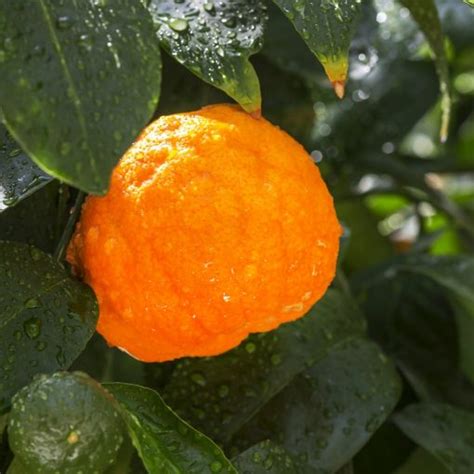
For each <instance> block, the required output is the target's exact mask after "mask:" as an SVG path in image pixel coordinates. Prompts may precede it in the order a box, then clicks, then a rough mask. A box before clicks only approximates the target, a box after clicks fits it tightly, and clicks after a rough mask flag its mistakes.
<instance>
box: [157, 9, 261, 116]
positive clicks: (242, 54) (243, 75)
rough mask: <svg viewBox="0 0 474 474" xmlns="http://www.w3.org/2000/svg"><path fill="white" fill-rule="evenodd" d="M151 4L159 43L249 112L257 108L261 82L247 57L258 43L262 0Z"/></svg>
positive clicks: (259, 41) (259, 39)
mask: <svg viewBox="0 0 474 474" xmlns="http://www.w3.org/2000/svg"><path fill="white" fill-rule="evenodd" d="M149 9H150V12H151V14H152V16H153V18H154V20H155V24H156V26H157V34H158V38H159V40H160V42H161V44H162V45H163V47H164V48H165V49H166V50H167V51H168V52H169V53H170V54H171V55H173V57H174V58H175V59H176V60H178V61H179V62H180V63H181V64H183V65H184V66H186V67H187V68H188V69H189V70H191V71H192V72H193V73H194V74H196V75H197V76H199V77H200V78H201V79H203V80H204V81H206V82H209V83H210V84H212V85H214V86H216V87H218V88H220V89H222V90H223V91H225V92H226V93H227V94H228V95H229V96H230V97H232V98H233V99H235V100H236V101H237V102H238V103H239V104H240V105H241V106H242V108H244V109H245V110H246V111H247V112H256V111H259V110H260V108H261V97H260V86H259V83H258V77H257V75H256V73H255V70H254V69H253V67H252V65H251V64H250V62H249V56H250V55H252V54H254V53H256V52H257V51H258V50H259V49H260V47H261V46H262V39H263V27H264V23H265V18H266V14H265V9H264V6H263V4H262V2H261V0H250V1H244V0H237V1H236V0H233V1H231V0H225V1H219V2H217V1H205V2H202V1H196V0H183V1H180V2H175V1H174V0H151V1H150V4H149Z"/></svg>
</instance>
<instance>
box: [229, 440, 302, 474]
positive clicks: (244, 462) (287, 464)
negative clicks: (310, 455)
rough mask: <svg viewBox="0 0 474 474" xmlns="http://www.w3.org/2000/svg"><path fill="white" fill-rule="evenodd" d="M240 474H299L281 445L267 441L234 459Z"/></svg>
mask: <svg viewBox="0 0 474 474" xmlns="http://www.w3.org/2000/svg"><path fill="white" fill-rule="evenodd" d="M233 463H234V466H235V467H236V468H237V470H238V472H239V473H240V474H297V472H298V471H297V470H296V466H295V463H294V462H293V459H292V458H291V456H290V455H289V454H288V453H287V452H286V451H285V450H284V449H283V448H282V447H281V446H279V445H277V444H275V443H273V442H272V441H269V440H266V441H262V442H261V443H258V444H256V445H255V446H252V447H251V448H249V449H247V450H246V451H244V452H243V453H240V454H239V455H238V456H237V457H236V458H234V459H233Z"/></svg>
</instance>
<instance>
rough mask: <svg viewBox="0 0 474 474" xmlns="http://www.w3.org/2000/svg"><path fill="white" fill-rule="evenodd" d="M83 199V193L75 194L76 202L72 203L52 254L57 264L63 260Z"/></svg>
mask: <svg viewBox="0 0 474 474" xmlns="http://www.w3.org/2000/svg"><path fill="white" fill-rule="evenodd" d="M84 198H85V193H84V192H83V191H79V192H78V193H77V196H76V200H75V201H74V205H73V206H72V208H71V211H70V214H69V218H68V220H67V222H66V226H65V227H64V230H63V233H62V235H61V239H60V240H59V242H58V245H57V247H56V250H55V252H54V259H55V260H56V261H57V262H60V261H61V260H62V259H63V258H64V254H65V252H66V247H67V245H68V243H69V240H71V235H72V232H73V230H74V226H75V225H76V221H77V218H78V217H79V213H80V212H81V207H82V202H83V201H84Z"/></svg>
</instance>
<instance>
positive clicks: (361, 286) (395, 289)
mask: <svg viewBox="0 0 474 474" xmlns="http://www.w3.org/2000/svg"><path fill="white" fill-rule="evenodd" d="M400 262H404V263H406V259H398V260H397V261H394V262H391V263H385V264H383V265H380V266H379V267H378V268H374V269H372V270H370V271H366V272H363V273H360V274H359V275H358V277H357V278H354V279H353V282H352V283H353V286H352V287H353V290H354V293H355V294H356V297H357V298H358V299H359V301H361V303H362V307H363V310H364V312H365V314H366V315H367V319H368V323H369V334H371V335H372V336H373V337H374V339H376V340H377V341H378V342H379V343H380V344H381V345H382V347H383V348H384V349H385V350H386V351H387V352H388V353H389V354H391V355H392V356H393V357H394V358H395V359H396V360H397V363H398V365H399V367H400V369H401V370H402V372H403V373H404V375H405V377H406V378H407V379H408V382H409V383H410V384H411V386H412V387H413V389H414V390H415V392H416V393H417V395H418V396H419V397H420V398H421V399H422V400H427V401H443V400H447V401H449V402H450V403H454V404H457V405H460V406H464V407H466V408H469V409H472V408H474V386H472V385H471V384H470V383H469V382H468V380H467V378H466V377H465V376H464V375H463V373H462V372H461V370H460V365H459V357H458V331H457V327H456V317H455V313H454V310H453V307H452V306H451V304H450V301H449V299H448V295H447V294H446V292H443V288H442V287H440V286H439V284H437V283H435V282H433V280H432V279H430V278H429V277H427V276H426V275H425V276H423V275H420V274H413V273H411V272H409V271H402V270H401V264H400ZM397 263H398V264H397ZM406 268H411V267H408V266H407V267H406ZM415 268H416V266H415Z"/></svg>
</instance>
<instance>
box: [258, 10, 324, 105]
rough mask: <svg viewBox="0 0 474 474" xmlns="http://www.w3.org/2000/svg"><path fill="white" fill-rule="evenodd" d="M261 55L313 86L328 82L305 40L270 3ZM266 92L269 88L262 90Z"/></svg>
mask: <svg viewBox="0 0 474 474" xmlns="http://www.w3.org/2000/svg"><path fill="white" fill-rule="evenodd" d="M262 55H264V56H265V57H266V58H267V59H268V60H269V61H271V62H272V63H273V64H275V65H276V66H278V67H279V68H281V69H283V70H284V71H288V72H290V73H292V74H297V75H298V76H299V77H302V78H304V79H305V80H307V81H308V82H309V83H311V84H312V83H314V82H315V81H317V80H318V81H322V80H326V79H325V75H324V70H323V68H322V67H321V65H320V64H319V62H318V61H315V60H314V54H313V53H312V52H311V51H310V50H309V48H308V47H307V46H306V44H305V42H304V40H303V38H302V37H301V36H300V35H299V34H298V33H297V31H296V30H295V29H294V28H293V25H292V24H291V22H289V21H288V19H287V18H286V16H285V15H284V14H283V12H282V11H281V10H280V9H279V8H278V7H277V6H276V5H274V4H273V3H270V2H269V4H268V24H267V27H266V29H265V41H264V44H263V48H262ZM259 77H261V76H260V74H259ZM263 90H266V88H265V87H263ZM270 98H272V94H270ZM266 100H268V97H266V98H265V102H266Z"/></svg>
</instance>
